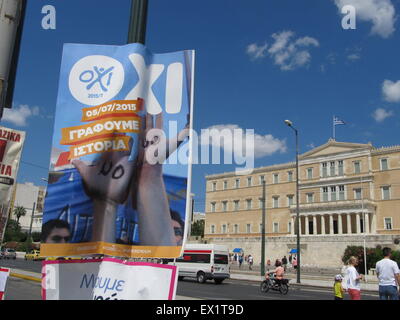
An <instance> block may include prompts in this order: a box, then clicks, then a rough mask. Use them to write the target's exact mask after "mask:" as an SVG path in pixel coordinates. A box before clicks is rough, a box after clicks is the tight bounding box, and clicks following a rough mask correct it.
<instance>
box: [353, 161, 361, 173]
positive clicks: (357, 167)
mask: <svg viewBox="0 0 400 320" xmlns="http://www.w3.org/2000/svg"><path fill="white" fill-rule="evenodd" d="M354 173H355V174H358V173H361V162H360V161H354Z"/></svg>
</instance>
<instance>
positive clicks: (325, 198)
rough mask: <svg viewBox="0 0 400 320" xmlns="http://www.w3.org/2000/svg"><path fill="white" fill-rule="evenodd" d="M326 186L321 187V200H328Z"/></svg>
mask: <svg viewBox="0 0 400 320" xmlns="http://www.w3.org/2000/svg"><path fill="white" fill-rule="evenodd" d="M328 190H329V189H328V187H323V188H322V201H328V200H329V196H328V195H329V193H328V192H329V191H328Z"/></svg>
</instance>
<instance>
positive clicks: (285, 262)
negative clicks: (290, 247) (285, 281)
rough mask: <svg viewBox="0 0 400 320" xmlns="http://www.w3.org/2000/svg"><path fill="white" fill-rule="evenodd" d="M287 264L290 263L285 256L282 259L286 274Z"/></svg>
mask: <svg viewBox="0 0 400 320" xmlns="http://www.w3.org/2000/svg"><path fill="white" fill-rule="evenodd" d="M287 263H288V260H287V258H286V256H283V258H282V267H283V269H284V270H285V272H286V266H287Z"/></svg>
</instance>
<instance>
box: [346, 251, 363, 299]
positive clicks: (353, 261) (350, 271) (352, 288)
mask: <svg viewBox="0 0 400 320" xmlns="http://www.w3.org/2000/svg"><path fill="white" fill-rule="evenodd" d="M348 265H349V266H348V267H347V272H346V277H345V279H346V287H347V292H348V293H349V296H350V300H361V280H362V278H363V276H362V275H361V274H359V273H358V272H357V270H356V266H357V265H358V259H357V258H356V257H350V259H349V261H348Z"/></svg>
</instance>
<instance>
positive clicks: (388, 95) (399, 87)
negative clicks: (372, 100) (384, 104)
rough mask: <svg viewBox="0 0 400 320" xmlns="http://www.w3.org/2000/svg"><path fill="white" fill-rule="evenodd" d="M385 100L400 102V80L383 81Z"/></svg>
mask: <svg viewBox="0 0 400 320" xmlns="http://www.w3.org/2000/svg"><path fill="white" fill-rule="evenodd" d="M382 93H383V99H385V100H386V101H388V102H400V80H399V81H397V82H393V81H390V80H385V81H383V84H382Z"/></svg>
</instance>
